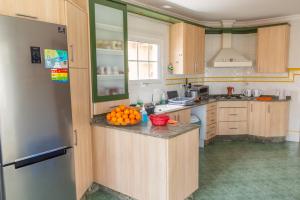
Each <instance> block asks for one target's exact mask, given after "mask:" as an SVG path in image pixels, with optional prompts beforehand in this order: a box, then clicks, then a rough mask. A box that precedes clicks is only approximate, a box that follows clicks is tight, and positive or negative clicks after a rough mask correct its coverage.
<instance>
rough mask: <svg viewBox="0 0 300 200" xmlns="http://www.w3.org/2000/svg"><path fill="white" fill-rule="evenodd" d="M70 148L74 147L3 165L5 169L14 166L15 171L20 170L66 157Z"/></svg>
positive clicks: (54, 150)
mask: <svg viewBox="0 0 300 200" xmlns="http://www.w3.org/2000/svg"><path fill="white" fill-rule="evenodd" d="M70 148H72V147H62V148H58V149H53V150H50V151H46V152H43V153H39V154H36V155H33V156H28V157H25V158H21V159H18V160H15V162H14V163H9V164H7V165H3V166H4V167H5V166H9V165H12V164H14V165H15V169H19V168H22V167H26V166H28V165H33V164H35V163H39V162H43V161H45V160H49V159H52V158H56V157H59V156H62V155H65V154H66V153H67V150H68V149H70Z"/></svg>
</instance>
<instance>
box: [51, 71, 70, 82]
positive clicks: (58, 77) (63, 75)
mask: <svg viewBox="0 0 300 200" xmlns="http://www.w3.org/2000/svg"><path fill="white" fill-rule="evenodd" d="M51 80H52V81H55V82H59V83H67V82H68V81H69V75H68V69H51Z"/></svg>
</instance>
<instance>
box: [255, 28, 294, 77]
mask: <svg viewBox="0 0 300 200" xmlns="http://www.w3.org/2000/svg"><path fill="white" fill-rule="evenodd" d="M289 30H290V27H289V25H281V26H272V27H264V28H259V29H258V33H257V72H262V73H277V72H286V71H287V67H288V50H289V34H290V31H289Z"/></svg>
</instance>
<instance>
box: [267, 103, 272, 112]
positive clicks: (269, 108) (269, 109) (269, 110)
mask: <svg viewBox="0 0 300 200" xmlns="http://www.w3.org/2000/svg"><path fill="white" fill-rule="evenodd" d="M270 112H271V107H270V104H269V105H268V113H270Z"/></svg>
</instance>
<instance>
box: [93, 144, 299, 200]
mask: <svg viewBox="0 0 300 200" xmlns="http://www.w3.org/2000/svg"><path fill="white" fill-rule="evenodd" d="M199 170H200V180H199V186H200V187H199V190H198V191H197V192H195V194H194V199H197V200H252V199H253V200H300V146H299V144H298V143H284V144H261V143H251V142H218V143H215V144H212V145H209V146H207V147H206V148H205V150H201V151H200V169H199ZM108 199H118V198H117V197H115V196H113V195H111V194H109V193H107V192H104V191H98V192H95V193H93V194H91V195H90V196H89V197H88V200H108Z"/></svg>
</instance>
